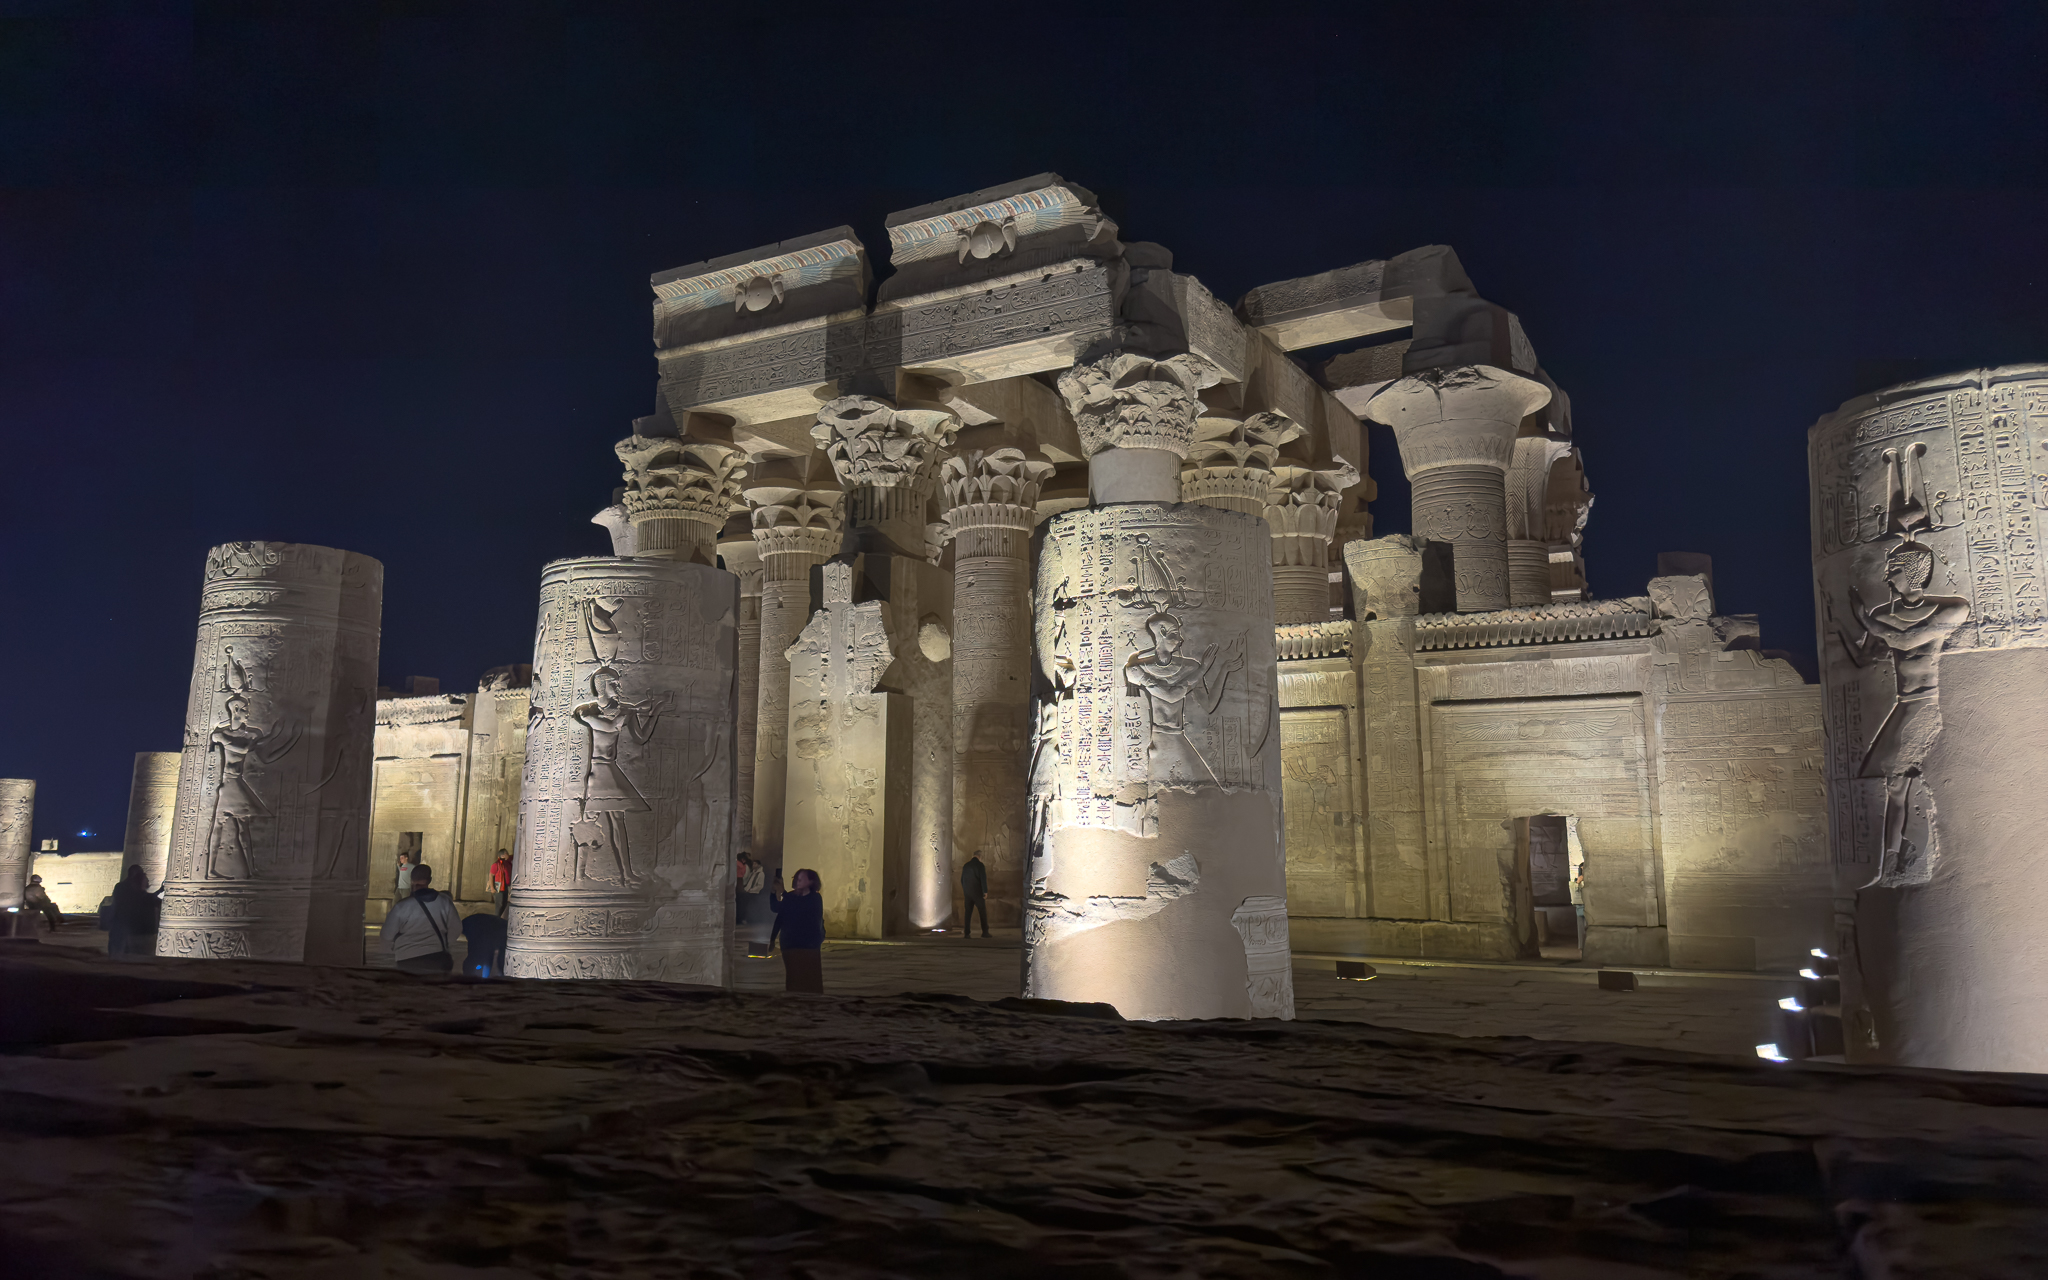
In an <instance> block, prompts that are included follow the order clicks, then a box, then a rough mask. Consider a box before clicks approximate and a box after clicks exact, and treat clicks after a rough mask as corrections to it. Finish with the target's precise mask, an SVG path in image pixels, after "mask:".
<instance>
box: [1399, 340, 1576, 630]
mask: <svg viewBox="0 0 2048 1280" xmlns="http://www.w3.org/2000/svg"><path fill="white" fill-rule="evenodd" d="M1549 399H1550V388H1548V387H1546V386H1544V385H1543V384H1542V383H1540V382H1536V381H1533V380H1532V379H1529V378H1523V377H1519V376H1517V375H1515V374H1512V373H1508V372H1506V371H1505V370H1502V369H1496V368H1494V367H1492V366H1491V365H1483V364H1475V365H1458V366H1454V367H1450V368H1442V369H1424V370H1421V371H1420V372H1418V373H1413V374H1410V375H1409V376H1407V377H1405V378H1402V379H1400V380H1399V381H1397V382H1391V383H1388V384H1387V386H1386V387H1385V388H1384V389H1383V390H1382V391H1380V393H1379V394H1378V395H1376V396H1374V397H1373V398H1372V399H1371V400H1370V401H1369V402H1367V404H1366V406H1365V416H1366V417H1368V418H1371V419H1372V420H1373V421H1374V422H1377V423H1380V424H1382V425H1384V426H1389V427H1392V428H1393V429H1394V438H1395V440H1396V442H1397V443H1398V444H1399V445H1400V449H1401V467H1402V470H1403V471H1405V472H1406V473H1407V476H1408V480H1409V483H1410V484H1412V485H1413V486H1414V510H1415V536H1417V537H1419V538H1422V539H1425V540H1426V541H1430V542H1447V543H1449V544H1450V545H1451V568H1452V574H1453V576H1454V579H1455V581H1456V584H1457V592H1458V612H1460V613H1484V612H1488V611H1491V610H1495V609H1505V608H1507V607H1508V601H1509V598H1510V597H1509V593H1508V549H1507V537H1508V534H1507V470H1508V464H1509V462H1510V461H1511V460H1512V458H1513V455H1514V445H1515V437H1516V435H1517V434H1518V433H1519V432H1520V430H1521V424H1522V419H1523V418H1526V417H1527V416H1529V414H1531V413H1533V412H1535V411H1536V410H1537V409H1539V408H1541V407H1543V405H1544V404H1546V403H1547V402H1548V401H1549Z"/></svg>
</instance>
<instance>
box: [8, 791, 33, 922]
mask: <svg viewBox="0 0 2048 1280" xmlns="http://www.w3.org/2000/svg"><path fill="white" fill-rule="evenodd" d="M35 825H36V782H35V779H34V778H0V911H11V910H17V909H19V908H20V906H21V895H22V891H23V890H24V889H26V888H28V869H29V866H30V864H31V863H33V862H34V861H35V854H34V853H33V852H32V851H31V849H30V848H29V846H30V845H31V844H33V843H34V836H35Z"/></svg>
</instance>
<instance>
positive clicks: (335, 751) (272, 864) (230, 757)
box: [157, 542, 384, 964]
mask: <svg viewBox="0 0 2048 1280" xmlns="http://www.w3.org/2000/svg"><path fill="white" fill-rule="evenodd" d="M383 597H384V566H383V565H381V564H379V563H378V562H377V561H375V560H372V559H371V558H370V557H368V556H363V555H357V554H355V553H354V552H349V551H337V550H334V549H333V548H330V547H314V546H305V545H301V544H298V543H290V542H231V543H227V544H226V545H224V546H219V547H215V548H214V549H213V550H212V551H210V552H208V553H207V557H206V574H205V585H204V588H203V589H202V592H201V595H200V603H199V642H198V645H197V648H196V651H195V654H194V658H193V663H192V692H191V700H190V702H189V703H188V704H187V705H186V711H185V749H184V752H183V756H182V759H181V761H180V764H179V774H178V800H177V816H176V819H175V821H174V822H173V825H172V831H171V848H170V860H169V865H168V869H167V871H166V872H165V875H164V886H165V889H166V892H165V894H164V905H163V917H162V925H161V928H160V929H159V930H158V933H157V954H158V955H163V956H192V957H213V958H217V959H250V960H303V961H305V962H307V963H309V964H360V963H361V962H362V957H363V932H362V922H363V901H364V896H365V879H364V877H365V874H366V871H367V867H368V856H369V855H368V840H369V828H370V776H371V746H372V742H373V738H374V734H375V731H376V705H377V641H378V626H379V622H380V619H381V615H382V609H383Z"/></svg>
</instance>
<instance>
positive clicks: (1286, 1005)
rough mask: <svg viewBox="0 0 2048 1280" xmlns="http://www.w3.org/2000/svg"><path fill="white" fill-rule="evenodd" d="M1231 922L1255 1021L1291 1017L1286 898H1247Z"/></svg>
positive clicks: (1291, 958)
mask: <svg viewBox="0 0 2048 1280" xmlns="http://www.w3.org/2000/svg"><path fill="white" fill-rule="evenodd" d="M1230 923H1231V924H1232V925H1233V926H1235V927H1236V929H1237V934H1238V936H1239V937H1240V938H1243V939H1244V960H1245V969H1246V976H1245V990H1246V992H1247V994H1249V995H1250V997H1251V1002H1252V1016H1253V1017H1254V1018H1292V1017H1293V1016H1294V956H1293V955H1292V953H1291V952H1290V951H1289V950H1288V946H1287V899H1285V898H1278V897H1272V896H1269V895H1265V894H1259V895H1255V896H1253V897H1249V898H1246V899H1245V900H1244V902H1243V904H1242V905H1240V906H1239V907H1238V909H1237V910H1236V911H1235V912H1232V913H1231V916H1230Z"/></svg>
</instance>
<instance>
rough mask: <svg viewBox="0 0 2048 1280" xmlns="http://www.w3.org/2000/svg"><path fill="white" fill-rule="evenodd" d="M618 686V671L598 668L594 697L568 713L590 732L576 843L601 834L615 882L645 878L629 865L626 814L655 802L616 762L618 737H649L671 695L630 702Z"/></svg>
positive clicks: (593, 680) (643, 739)
mask: <svg viewBox="0 0 2048 1280" xmlns="http://www.w3.org/2000/svg"><path fill="white" fill-rule="evenodd" d="M619 685H620V678H619V673H618V672H617V671H615V670H613V669H612V668H611V667H599V668H598V669H597V670H596V671H594V672H592V673H591V676H590V692H591V693H592V695H594V700H593V701H590V702H584V703H579V704H577V706H576V707H575V708H574V709H572V710H571V711H570V712H569V714H570V716H571V717H572V718H574V719H575V720H576V721H577V723H579V724H581V725H582V726H583V727H584V729H585V730H586V731H587V732H588V734H589V759H590V767H589V769H588V770H587V771H586V772H585V774H584V776H583V795H582V797H581V800H582V807H583V819H582V821H581V822H579V823H577V824H576V825H577V826H578V827H586V829H587V830H586V832H579V833H578V839H577V843H578V844H586V843H595V841H594V840H593V841H586V840H585V839H583V838H582V837H583V835H584V834H590V835H595V836H601V837H602V838H603V842H604V843H605V844H606V845H608V846H610V848H611V851H612V861H613V864H614V866H615V868H616V870H617V872H618V876H619V883H621V884H625V885H635V884H638V883H640V881H641V880H642V879H644V878H645V877H644V875H641V874H636V873H635V871H634V869H633V853H632V848H631V846H630V843H629V841H628V837H627V834H626V815H627V814H629V813H646V812H648V811H649V810H650V809H652V808H653V807H654V806H652V805H650V804H648V803H647V798H646V797H645V796H643V795H641V793H640V789H639V788H638V787H636V786H634V785H633V779H632V778H631V777H630V776H628V774H627V773H626V770H625V769H624V768H623V767H622V766H621V765H620V763H619V736H620V735H621V734H625V735H627V736H629V737H631V738H632V740H633V741H635V742H641V743H644V742H646V741H647V740H648V739H650V738H652V737H653V736H654V730H655V727H656V726H657V725H659V724H660V723H661V717H662V715H663V714H664V713H666V712H667V710H668V707H669V703H670V702H671V701H672V700H673V699H674V697H675V695H674V694H673V693H664V694H662V695H661V696H660V697H658V698H650V699H647V700H645V701H641V702H631V701H628V700H626V699H624V698H621V697H620V696H619ZM586 874H587V872H586Z"/></svg>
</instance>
